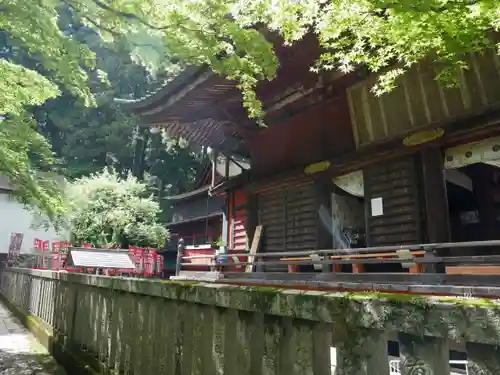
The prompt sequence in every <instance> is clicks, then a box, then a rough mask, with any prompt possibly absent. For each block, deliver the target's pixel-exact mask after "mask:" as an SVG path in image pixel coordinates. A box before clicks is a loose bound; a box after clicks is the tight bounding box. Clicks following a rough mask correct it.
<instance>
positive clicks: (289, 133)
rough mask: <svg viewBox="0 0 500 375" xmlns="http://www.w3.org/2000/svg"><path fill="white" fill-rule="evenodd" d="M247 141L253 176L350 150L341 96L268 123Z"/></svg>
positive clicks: (352, 147)
mask: <svg viewBox="0 0 500 375" xmlns="http://www.w3.org/2000/svg"><path fill="white" fill-rule="evenodd" d="M296 105H297V106H298V105H299V103H297V104H296ZM248 144H249V148H250V152H251V160H252V172H253V173H255V174H256V175H257V176H269V175H272V174H273V173H280V172H286V171H289V170H291V169H297V168H301V167H303V166H306V165H307V164H311V163H315V162H319V161H323V160H326V159H331V158H333V157H335V156H337V155H341V154H344V153H348V152H351V151H354V150H355V144H354V138H353V134H352V128H351V124H350V119H349V107H348V105H347V101H346V98H345V95H343V96H342V97H337V98H335V99H332V100H330V101H325V102H322V103H320V104H316V105H314V106H312V107H309V108H305V109H304V110H301V111H300V112H299V113H297V114H296V115H294V116H292V117H289V118H288V119H283V120H282V121H281V122H278V123H276V124H272V125H269V127H268V128H266V129H264V130H261V131H260V132H258V133H256V134H255V135H254V136H253V137H252V138H251V139H249V140H248Z"/></svg>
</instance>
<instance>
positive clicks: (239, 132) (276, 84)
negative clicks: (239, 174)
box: [116, 36, 319, 157]
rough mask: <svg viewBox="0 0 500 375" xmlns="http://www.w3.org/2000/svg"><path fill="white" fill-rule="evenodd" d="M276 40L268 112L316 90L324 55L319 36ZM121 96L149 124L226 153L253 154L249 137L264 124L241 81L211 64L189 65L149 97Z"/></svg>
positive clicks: (263, 90) (266, 88)
mask: <svg viewBox="0 0 500 375" xmlns="http://www.w3.org/2000/svg"><path fill="white" fill-rule="evenodd" d="M273 42H274V43H275V44H276V53H277V56H278V58H279V60H280V68H279V70H278V73H277V76H276V78H275V79H274V80H273V81H271V82H262V83H261V84H260V85H259V86H258V88H257V94H258V96H259V98H260V99H261V100H262V102H263V104H264V109H265V110H266V111H268V112H271V111H276V110H279V109H280V108H281V107H280V106H279V105H277V103H279V102H282V101H283V100H285V101H286V100H290V97H293V95H296V94H297V93H301V92H305V91H308V92H309V91H310V90H311V89H312V90H314V89H315V88H316V87H317V84H318V75H316V74H315V73H312V72H311V71H310V67H311V65H312V64H313V63H314V61H315V59H316V58H317V56H318V55H319V46H318V43H317V41H316V39H315V38H314V36H311V37H306V38H304V39H303V40H302V41H300V42H298V43H297V44H296V45H295V46H293V47H291V48H287V47H284V46H283V45H282V44H281V43H280V42H278V41H277V40H273ZM116 101H117V102H119V103H122V104H124V105H126V106H127V107H128V108H129V109H130V110H132V111H134V112H135V113H136V114H137V115H139V116H141V117H142V119H143V122H144V123H145V124H148V126H152V127H162V128H164V129H166V130H167V133H168V134H170V135H172V136H180V137H183V138H185V139H186V140H188V141H190V142H194V143H196V144H198V145H202V146H208V147H211V148H216V149H219V150H220V151H222V152H223V153H229V154H236V155H240V156H244V157H248V156H249V151H248V145H247V144H246V143H245V138H246V137H247V136H248V135H249V134H250V135H251V134H253V133H255V132H257V131H258V130H259V129H258V127H257V125H256V123H255V122H254V121H251V120H249V119H248V115H247V112H246V110H245V109H244V108H243V106H242V97H241V92H240V91H239V89H238V88H237V82H235V81H229V80H227V79H225V78H224V77H221V76H219V75H216V74H214V73H213V72H212V71H211V70H210V69H208V68H206V67H201V68H197V67H189V68H188V69H186V70H184V71H183V72H182V73H181V74H180V75H179V76H177V77H176V78H175V79H174V80H173V81H172V82H170V83H168V84H166V85H165V86H163V87H162V88H160V89H159V90H157V91H156V92H154V93H152V94H150V95H148V96H146V97H143V98H140V99H137V100H123V99H116Z"/></svg>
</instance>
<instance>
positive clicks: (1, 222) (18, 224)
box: [0, 192, 69, 254]
mask: <svg viewBox="0 0 500 375" xmlns="http://www.w3.org/2000/svg"><path fill="white" fill-rule="evenodd" d="M32 222H33V216H32V214H31V213H30V212H29V211H28V210H26V208H25V207H24V206H23V205H22V204H21V203H19V202H17V201H16V200H14V199H13V198H12V197H11V196H10V194H8V193H2V192H0V253H8V251H9V243H10V235H11V233H13V232H14V233H23V234H24V238H23V243H22V247H21V254H25V253H30V252H32V249H33V242H34V239H35V238H39V239H41V240H50V241H52V240H67V239H68V238H66V237H69V236H64V235H63V236H60V235H58V234H57V233H56V231H55V230H54V228H49V230H47V231H46V230H45V229H43V228H41V229H33V228H31V224H32Z"/></svg>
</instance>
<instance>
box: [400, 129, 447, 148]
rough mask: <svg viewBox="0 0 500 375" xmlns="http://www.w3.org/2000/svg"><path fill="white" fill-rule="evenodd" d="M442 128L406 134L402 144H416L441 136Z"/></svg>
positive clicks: (409, 145) (408, 145)
mask: <svg viewBox="0 0 500 375" xmlns="http://www.w3.org/2000/svg"><path fill="white" fill-rule="evenodd" d="M443 134H444V130H443V129H442V128H437V129H431V130H422V131H420V132H416V133H413V134H410V135H408V136H407V137H405V138H404V139H403V144H404V145H405V146H407V147H411V146H418V145H421V144H424V143H427V142H432V141H435V140H436V139H439V138H441V137H442V136H443Z"/></svg>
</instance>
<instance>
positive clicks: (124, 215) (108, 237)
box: [66, 170, 168, 248]
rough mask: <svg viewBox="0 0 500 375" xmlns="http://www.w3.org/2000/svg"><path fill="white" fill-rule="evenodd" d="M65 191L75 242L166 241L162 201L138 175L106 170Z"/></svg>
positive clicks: (160, 243) (147, 243)
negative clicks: (160, 221)
mask: <svg viewBox="0 0 500 375" xmlns="http://www.w3.org/2000/svg"><path fill="white" fill-rule="evenodd" d="M66 193H67V196H68V199H69V202H70V207H69V209H68V213H69V214H68V216H67V217H66V220H67V221H68V224H69V227H70V228H71V230H72V234H73V237H74V240H75V241H76V242H91V243H93V244H94V245H96V246H98V247H103V246H109V245H115V246H119V247H122V248H123V247H127V246H129V245H139V246H157V247H162V246H163V245H164V244H165V241H166V239H167V235H168V233H167V230H166V229H165V228H164V227H163V226H162V225H161V224H160V223H159V222H158V217H159V215H160V214H161V210H160V206H159V203H158V202H157V201H156V200H155V199H153V197H152V196H151V195H150V194H149V193H148V188H147V185H146V184H145V183H141V182H139V181H138V180H137V179H136V178H135V177H133V176H131V175H128V176H127V177H122V176H120V175H119V174H117V173H116V172H115V171H106V170H105V171H103V172H101V173H98V174H93V175H91V176H90V177H82V178H80V179H77V180H75V181H74V182H72V183H71V184H70V185H69V186H68V188H67V191H66Z"/></svg>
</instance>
